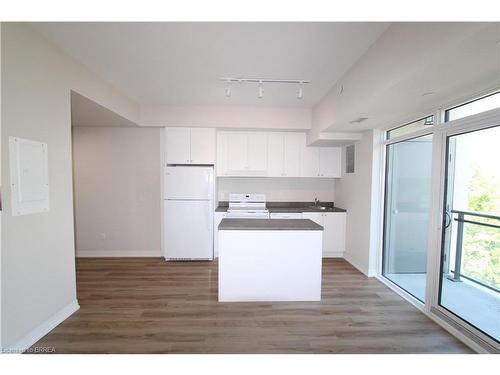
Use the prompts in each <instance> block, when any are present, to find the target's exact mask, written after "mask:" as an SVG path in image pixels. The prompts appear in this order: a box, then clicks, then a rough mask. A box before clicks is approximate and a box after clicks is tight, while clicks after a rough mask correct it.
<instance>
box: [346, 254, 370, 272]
mask: <svg viewBox="0 0 500 375" xmlns="http://www.w3.org/2000/svg"><path fill="white" fill-rule="evenodd" d="M344 259H345V260H347V261H348V262H349V263H350V264H351V266H353V267H354V268H356V269H357V270H358V271H359V272H361V273H362V274H363V275H365V276H368V277H373V276H372V275H370V272H368V273H367V272H366V270H365V269H364V267H362V266H361V264H359V262H358V261H357V260H356V259H353V257H351V256H350V255H349V253H345V254H344Z"/></svg>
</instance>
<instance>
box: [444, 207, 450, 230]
mask: <svg viewBox="0 0 500 375" xmlns="http://www.w3.org/2000/svg"><path fill="white" fill-rule="evenodd" d="M444 215H445V216H444V229H447V228H448V227H449V226H450V224H451V215H450V213H449V212H448V211H445V213H444Z"/></svg>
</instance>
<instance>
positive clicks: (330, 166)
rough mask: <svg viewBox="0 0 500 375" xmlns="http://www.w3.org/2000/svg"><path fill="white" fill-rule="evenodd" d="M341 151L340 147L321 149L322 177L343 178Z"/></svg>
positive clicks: (320, 169) (320, 165) (320, 170)
mask: <svg viewBox="0 0 500 375" xmlns="http://www.w3.org/2000/svg"><path fill="white" fill-rule="evenodd" d="M341 151H342V149H341V148H340V147H320V148H319V174H320V177H329V178H336V177H341V155H342V154H341Z"/></svg>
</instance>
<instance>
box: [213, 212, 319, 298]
mask: <svg viewBox="0 0 500 375" xmlns="http://www.w3.org/2000/svg"><path fill="white" fill-rule="evenodd" d="M218 229H219V301H220V302H242V301H320V300H321V261H322V243H323V227H322V226H321V225H318V224H316V223H314V222H313V221H311V220H309V219H295V220H294V219H291V220H287V219H223V220H222V221H221V223H220V224H219V228H218Z"/></svg>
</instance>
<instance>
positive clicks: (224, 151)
mask: <svg viewBox="0 0 500 375" xmlns="http://www.w3.org/2000/svg"><path fill="white" fill-rule="evenodd" d="M340 150H341V149H340V148H339V147H308V146H307V145H306V135H305V133H294V132H269V133H264V132H257V131H256V132H248V131H221V132H219V133H218V135H217V175H218V176H243V177H247V176H267V177H314V178H318V177H320V178H321V177H322V178H337V177H340V166H341V164H340V163H341V160H340V155H341V152H340Z"/></svg>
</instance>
